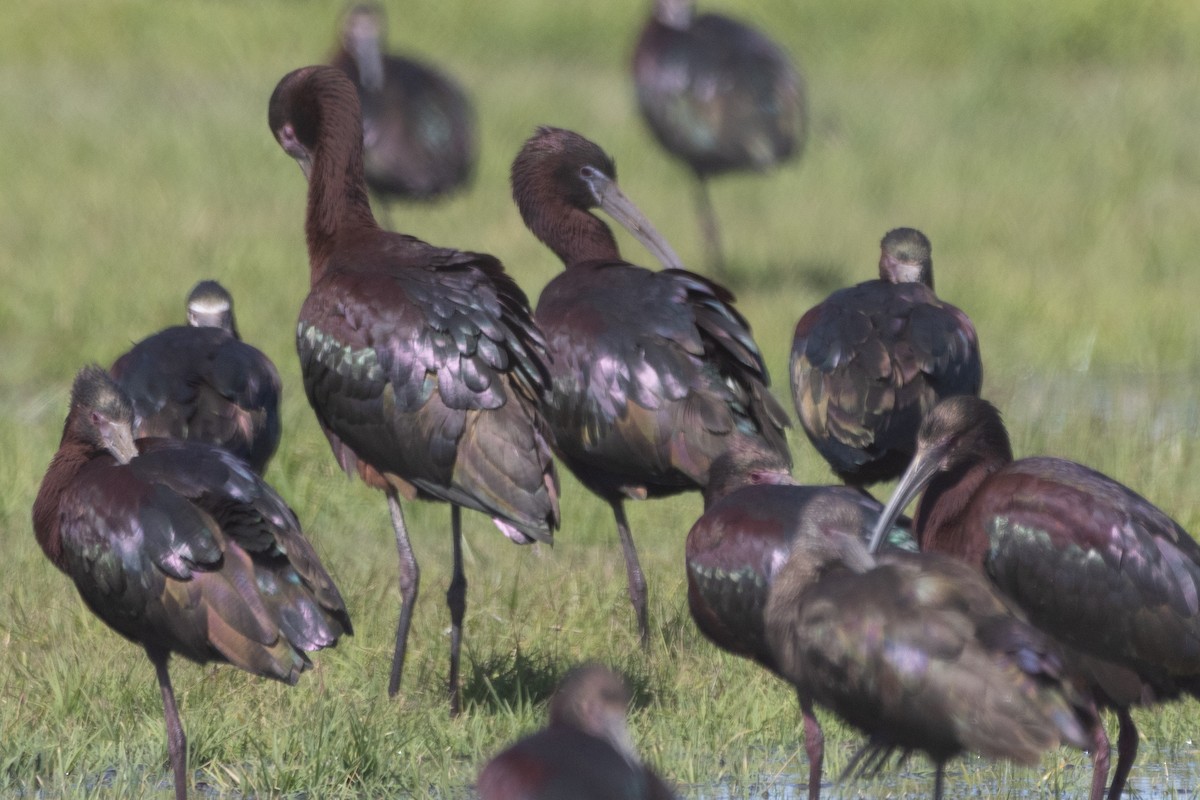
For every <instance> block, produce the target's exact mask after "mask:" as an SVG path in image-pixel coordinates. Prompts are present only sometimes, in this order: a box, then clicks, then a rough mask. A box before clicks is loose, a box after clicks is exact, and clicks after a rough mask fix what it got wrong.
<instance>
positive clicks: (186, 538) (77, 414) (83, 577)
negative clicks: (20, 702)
mask: <svg viewBox="0 0 1200 800" xmlns="http://www.w3.org/2000/svg"><path fill="white" fill-rule="evenodd" d="M33 527H34V532H35V533H36V535H37V540H38V543H39V544H40V545H41V547H42V550H43V552H45V554H46V557H47V558H49V559H50V561H51V562H53V563H54V565H55V566H56V567H58V568H59V569H60V570H62V571H63V572H64V573H66V574H67V575H68V576H69V577H70V578H71V579H72V580H73V581H74V582H75V586H76V588H77V589H78V590H79V594H80V595H81V596H82V597H83V600H84V602H85V603H87V605H88V607H89V608H90V609H91V610H92V611H93V612H94V613H95V614H96V615H97V616H98V617H100V619H102V620H103V621H104V622H105V623H106V624H108V625H109V626H110V627H111V628H113V630H115V631H117V632H118V633H120V634H121V635H122V636H124V637H125V638H127V639H129V640H130V641H132V642H135V643H137V644H140V645H141V646H142V647H143V648H145V650H146V655H147V656H148V657H149V658H150V661H151V662H152V663H153V664H154V668H155V672H156V673H157V676H158V682H159V686H160V688H161V690H162V696H163V711H164V716H165V718H166V725H167V741H168V750H169V752H170V759H171V768H172V770H173V772H174V776H175V795H176V797H177V798H183V797H185V796H186V794H187V769H186V766H187V765H186V760H187V746H186V740H185V738H184V733H183V727H182V725H181V724H180V721H179V713H178V710H177V709H176V706H175V698H174V693H173V691H172V688H171V682H170V677H169V674H168V670H167V661H168V659H169V657H170V655H171V654H172V653H178V654H179V655H182V656H185V657H186V658H189V659H191V660H193V661H196V662H199V663H201V664H203V663H206V662H209V661H218V662H226V663H229V664H233V665H234V666H236V667H239V668H241V669H244V670H246V671H247V672H252V673H254V674H255V675H260V676H262V677H266V678H273V679H275V680H279V681H284V682H286V683H295V682H296V681H297V679H298V678H299V677H300V673H301V672H303V671H304V670H306V669H308V668H309V667H310V666H311V662H310V661H309V659H308V656H307V655H306V653H307V652H310V651H313V650H318V649H320V648H323V647H329V646H332V645H334V644H336V643H337V640H338V638H339V637H340V636H342V635H343V634H349V633H351V626H350V618H349V616H348V614H347V613H346V608H345V605H344V603H343V602H342V598H341V595H340V594H339V593H338V590H337V587H336V586H335V585H334V583H333V580H332V579H331V578H330V577H329V575H328V573H326V571H325V569H324V568H323V567H322V566H321V563H320V561H319V559H318V558H317V555H316V553H315V552H314V551H313V549H312V547H311V545H309V543H308V542H307V541H306V540H305V539H304V536H303V534H302V533H301V531H300V525H299V522H298V521H297V520H296V517H295V515H294V514H293V513H292V511H291V509H289V508H288V507H287V505H286V504H285V503H284V502H283V500H282V499H280V497H279V496H278V495H277V494H276V493H275V492H274V491H273V490H272V489H271V487H270V486H268V485H267V484H266V483H265V482H263V480H262V479H261V478H260V477H258V475H257V474H255V473H254V472H252V471H251V470H250V469H249V468H248V467H247V465H246V464H245V463H244V462H242V461H240V460H239V459H237V458H235V457H234V456H232V455H231V454H229V453H228V452H226V451H224V450H222V449H220V448H217V447H214V446H212V445H209V444H205V443H202V442H190V441H180V440H174V439H153V438H152V439H139V440H137V441H136V442H135V441H134V439H133V407H132V405H131V403H130V401H129V398H128V397H127V396H126V395H125V393H124V392H123V391H122V390H121V388H120V387H119V386H118V385H117V384H116V382H115V381H113V379H112V377H111V376H110V375H109V374H108V373H107V372H105V371H104V370H103V369H101V368H99V367H89V368H85V369H83V370H82V371H80V373H79V375H78V377H77V378H76V379H75V385H74V388H73V390H72V396H71V410H70V412H69V413H68V415H67V420H66V424H65V425H64V428H63V437H62V443H61V444H60V445H59V449H58V452H57V453H56V454H55V456H54V459H53V460H52V461H51V463H50V467H49V469H48V470H47V471H46V476H45V478H44V479H43V480H42V486H41V489H40V490H39V492H38V496H37V500H36V501H35V502H34V506H33Z"/></svg>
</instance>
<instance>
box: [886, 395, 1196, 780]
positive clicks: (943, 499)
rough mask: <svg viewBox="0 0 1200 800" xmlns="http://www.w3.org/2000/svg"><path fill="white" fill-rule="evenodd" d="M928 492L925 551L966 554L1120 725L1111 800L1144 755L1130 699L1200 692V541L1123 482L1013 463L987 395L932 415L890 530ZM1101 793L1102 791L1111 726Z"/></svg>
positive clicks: (1099, 772)
mask: <svg viewBox="0 0 1200 800" xmlns="http://www.w3.org/2000/svg"><path fill="white" fill-rule="evenodd" d="M922 489H923V490H924V494H923V495H922V497H921V501H920V504H919V505H918V507H917V514H916V517H915V518H914V529H915V533H916V536H917V541H918V543H919V544H920V546H921V548H922V549H923V550H930V551H934V552H939V553H946V554H948V555H951V556H955V557H958V558H961V559H964V560H965V561H967V562H968V563H969V564H971V565H972V566H973V567H975V568H977V569H979V570H980V571H982V572H985V573H986V574H987V575H988V576H989V577H990V578H991V579H992V580H993V581H994V582H995V584H996V585H997V586H998V587H999V588H1000V590H1001V591H1002V592H1004V593H1005V594H1007V595H1008V596H1010V597H1011V598H1013V600H1014V601H1016V603H1017V604H1018V605H1019V606H1020V607H1021V608H1023V609H1024V610H1025V612H1026V613H1027V614H1028V615H1029V619H1030V621H1031V622H1032V623H1033V624H1035V625H1037V626H1038V627H1039V628H1041V629H1042V630H1044V631H1046V632H1047V633H1049V634H1050V635H1052V636H1054V637H1056V638H1057V639H1058V640H1059V641H1060V642H1062V643H1063V644H1064V645H1066V646H1067V647H1068V648H1069V650H1075V651H1078V652H1079V653H1080V654H1082V656H1083V657H1082V658H1077V659H1076V661H1077V662H1078V666H1077V667H1076V668H1077V669H1078V671H1080V672H1081V674H1083V675H1084V676H1085V677H1086V680H1087V681H1088V688H1089V689H1090V690H1091V692H1092V694H1093V697H1094V699H1095V701H1096V704H1097V705H1098V706H1108V707H1112V708H1113V709H1115V710H1116V712H1117V718H1118V720H1119V721H1120V736H1119V739H1118V745H1117V753H1118V755H1117V765H1116V769H1115V771H1114V773H1113V780H1112V785H1111V787H1110V788H1109V791H1108V797H1109V798H1110V800H1116V798H1119V797H1120V796H1121V793H1122V790H1123V789H1124V786H1125V780H1126V778H1127V777H1128V775H1129V770H1130V768H1131V767H1132V766H1133V761H1134V759H1135V757H1136V755H1137V728H1136V727H1135V726H1134V722H1133V718H1132V717H1131V716H1130V713H1129V709H1130V706H1131V705H1134V704H1137V703H1152V702H1162V701H1166V700H1170V699H1173V698H1176V697H1178V696H1179V695H1180V694H1184V693H1186V694H1191V695H1193V696H1200V546H1198V545H1197V544H1196V542H1195V541H1194V540H1193V539H1192V538H1191V537H1190V536H1189V535H1188V534H1187V532H1186V531H1185V530H1183V528H1181V527H1180V526H1179V525H1178V524H1177V523H1176V522H1175V521H1174V520H1172V519H1171V518H1169V517H1168V516H1167V515H1166V514H1164V513H1163V512H1162V511H1160V510H1159V509H1158V508H1156V507H1154V506H1153V505H1151V504H1150V503H1149V502H1148V501H1146V500H1145V499H1144V498H1142V497H1141V496H1139V495H1138V494H1135V493H1134V492H1133V491H1131V490H1129V489H1128V488H1126V487H1125V486H1123V485H1121V484H1119V483H1117V482H1116V481H1114V480H1112V479H1111V478H1109V477H1107V476H1105V475H1102V474H1100V473H1099V472H1096V471H1094V470H1091V469H1088V468H1087V467H1084V466H1081V465H1080V464H1076V463H1074V462H1072V461H1066V460H1063V459H1059V458H1045V457H1041V458H1024V459H1021V460H1019V461H1014V460H1013V456H1012V448H1011V446H1010V444H1009V439H1008V433H1007V431H1005V429H1004V424H1003V422H1002V421H1001V419H1000V413H999V411H997V410H996V408H995V407H994V406H992V405H991V404H990V403H988V402H986V401H984V400H981V399H979V398H977V397H971V396H960V397H951V398H948V399H946V400H943V401H942V402H941V403H939V404H938V405H936V406H934V408H933V409H932V410H931V411H930V412H929V414H928V416H927V417H926V418H925V421H924V423H922V425H921V430H920V433H919V434H918V437H917V452H916V455H915V456H914V458H913V462H912V464H911V466H909V468H908V471H907V472H905V474H904V476H903V477H902V478H901V479H900V483H899V484H898V485H897V487H896V491H895V494H894V495H893V496H892V499H891V501H890V502H889V503H888V506H887V509H886V511H885V512H884V515H883V517H882V518H881V519H880V525H881V526H883V525H886V524H887V522H888V520H889V519H891V518H892V517H893V516H895V515H896V514H898V513H900V511H901V510H902V509H903V508H904V507H905V506H906V505H907V504H908V503H909V501H910V500H912V499H913V498H914V497H916V495H917V494H918V493H920V492H921V491H922ZM1094 736H1095V743H1094V748H1093V759H1094V762H1095V769H1094V771H1093V780H1092V791H1091V797H1092V798H1093V800H1099V798H1101V797H1102V796H1103V795H1104V784H1105V780H1106V778H1107V774H1108V763H1109V755H1110V751H1109V741H1108V738H1107V736H1106V734H1105V732H1104V727H1103V725H1101V724H1097V725H1096V729H1095V731H1094Z"/></svg>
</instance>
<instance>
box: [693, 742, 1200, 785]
mask: <svg viewBox="0 0 1200 800" xmlns="http://www.w3.org/2000/svg"><path fill="white" fill-rule="evenodd" d="M1062 752H1063V753H1064V754H1065V751H1062ZM1083 758H1084V757H1076V758H1073V759H1072V760H1071V761H1069V762H1067V763H1066V764H1064V765H1062V766H1061V767H1059V768H1058V769H1057V770H1056V769H1055V766H1054V761H1053V756H1047V757H1046V758H1045V759H1044V760H1043V766H1042V767H1041V768H1040V769H1022V768H1012V767H1007V766H1005V765H1002V764H1001V765H992V764H988V763H987V762H985V761H983V760H981V759H979V758H975V757H968V758H964V759H958V760H957V761H954V762H951V763H950V764H949V765H947V768H946V779H945V785H944V795H943V797H944V798H945V800H956V799H957V798H1047V797H1061V798H1077V797H1086V795H1087V791H1088V788H1089V786H1090V782H1091V762H1090V761H1088V760H1083ZM1114 760H1115V754H1114ZM807 781H808V764H807V761H805V760H804V756H803V751H801V752H800V753H799V754H798V755H797V756H796V757H784V758H783V759H782V760H781V762H780V771H779V772H777V773H771V774H765V775H763V776H762V779H761V781H760V782H758V783H739V784H738V785H736V786H734V785H728V784H717V785H702V784H697V785H690V786H680V787H678V788H679V792H680V796H681V797H688V798H695V799H696V800H741V799H742V798H755V800H806V798H807V796H808V794H807ZM932 794H933V767H932V765H931V764H930V763H929V761H928V760H926V759H924V758H923V757H921V756H913V757H912V758H910V759H909V760H908V761H907V762H906V763H905V764H904V765H903V766H900V767H896V766H894V765H893V766H891V767H889V768H885V769H884V770H883V771H882V772H881V773H880V775H879V776H878V777H876V778H872V779H862V778H858V779H848V780H847V781H844V782H833V781H830V780H825V781H823V782H822V787H821V797H822V798H825V799H826V800H858V799H859V798H928V797H931V796H932ZM1124 797H1125V798H1128V799H1129V800H1179V799H1180V798H1187V799H1188V800H1195V799H1196V798H1200V748H1198V747H1197V746H1196V745H1195V743H1194V742H1184V743H1182V744H1170V745H1161V746H1160V745H1156V744H1155V743H1153V742H1147V741H1145V740H1143V741H1142V742H1141V746H1140V749H1139V751H1138V757H1137V761H1136V762H1135V763H1134V765H1133V771H1132V772H1131V774H1130V776H1129V781H1128V782H1127V783H1126V786H1125V793H1124Z"/></svg>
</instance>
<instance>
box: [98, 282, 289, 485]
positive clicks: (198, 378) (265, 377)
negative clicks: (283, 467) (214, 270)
mask: <svg viewBox="0 0 1200 800" xmlns="http://www.w3.org/2000/svg"><path fill="white" fill-rule="evenodd" d="M187 321H188V324H187V325H176V326H173V327H170V328H167V329H166V330H162V331H159V332H158V333H156V334H154V335H153V336H149V337H147V338H145V339H143V340H142V341H140V342H138V343H137V344H135V345H134V346H133V347H132V348H131V349H130V350H129V352H127V353H125V354H124V355H122V356H121V357H120V358H118V359H117V360H116V362H114V363H113V365H112V368H111V369H110V370H109V371H110V372H111V373H112V375H113V377H114V378H116V379H117V383H119V384H120V385H121V388H122V389H124V390H125V393H126V394H128V395H129V399H130V400H131V401H132V402H133V412H134V417H135V420H136V422H135V426H134V433H135V435H137V436H169V437H171V438H174V439H193V440H197V441H202V442H209V443H211V444H215V445H217V446H219V447H223V448H225V449H226V450H228V451H229V452H231V453H233V454H234V455H236V456H238V457H239V458H241V459H242V460H244V461H246V462H247V463H248V464H249V465H250V466H251V467H253V468H254V470H255V471H256V472H258V473H259V474H260V475H261V474H262V473H264V472H266V469H267V464H268V462H270V460H271V456H273V455H274V454H275V448H276V447H278V446H279V435H280V424H279V393H280V384H279V373H278V372H277V371H276V370H275V365H274V364H272V363H271V359H269V358H267V357H266V356H265V355H264V354H263V353H262V351H260V350H258V349H257V348H255V347H251V346H250V345H248V344H246V343H245V342H243V341H242V340H241V337H240V336H239V335H238V330H237V323H236V322H235V321H234V317H233V298H232V297H231V296H230V295H229V292H228V291H226V290H225V287H223V286H222V285H221V284H219V283H217V282H216V281H201V282H200V283H197V284H196V286H195V287H194V288H193V289H192V291H191V294H189V295H188V300H187Z"/></svg>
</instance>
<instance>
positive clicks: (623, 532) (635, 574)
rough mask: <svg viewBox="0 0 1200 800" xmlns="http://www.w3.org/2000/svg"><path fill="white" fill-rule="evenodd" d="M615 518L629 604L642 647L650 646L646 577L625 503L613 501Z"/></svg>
mask: <svg viewBox="0 0 1200 800" xmlns="http://www.w3.org/2000/svg"><path fill="white" fill-rule="evenodd" d="M612 510H613V516H614V517H616V519H617V535H618V536H620V537H621V550H622V552H624V554H625V575H626V577H627V578H628V580H629V602H631V603H633V611H634V613H635V614H637V622H638V635H640V636H641V638H642V647H643V648H645V647H647V646H649V644H650V621H649V617H648V616H647V614H646V576H645V575H643V574H642V566H641V564H639V563H638V556H637V547H636V546H635V545H634V544H633V534H632V533H630V532H629V520H627V519H626V518H625V502H624V501H623V500H620V499H618V500H613V501H612Z"/></svg>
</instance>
